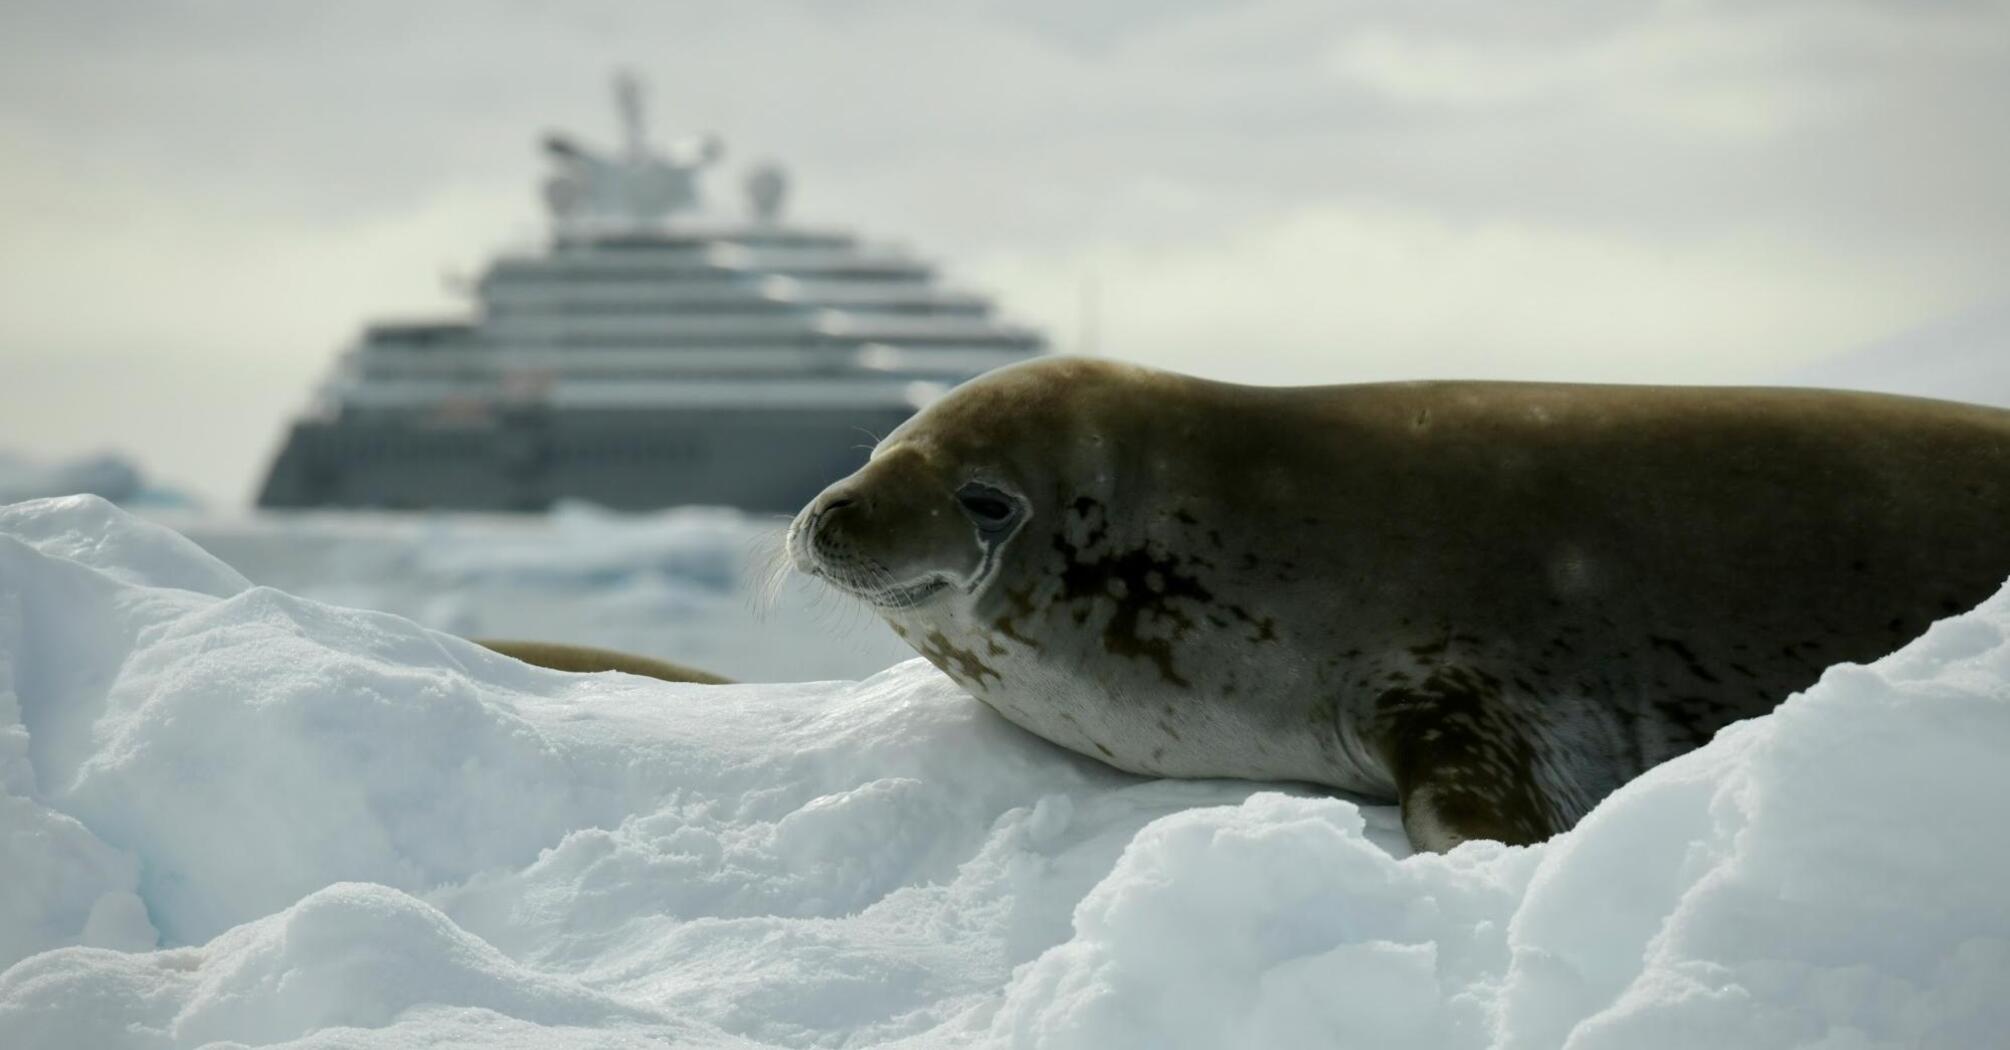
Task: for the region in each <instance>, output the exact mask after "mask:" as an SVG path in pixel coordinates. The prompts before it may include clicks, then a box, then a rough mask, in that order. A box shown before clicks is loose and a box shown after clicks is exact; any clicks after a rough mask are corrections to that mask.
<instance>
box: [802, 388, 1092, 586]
mask: <svg viewBox="0 0 2010 1050" xmlns="http://www.w3.org/2000/svg"><path fill="white" fill-rule="evenodd" d="M1118 367H1121V366H1111V365H1107V364H1104V363H1102V362H1094V361H1080V360H1069V359H1052V360H1046V361H1040V362H1034V363H1030V364H1026V365H1019V366H1015V367H1012V368H1007V369H1003V370H1000V371H998V372H994V373H992V374H990V375H987V376H985V377H982V378H980V379H977V380H974V381H972V382H971V383H968V384H965V385H964V386H962V387H960V388H958V389H957V390H955V391H953V392H951V393H950V394H949V395H948V396H947V397H945V398H943V399H942V400H940V401H938V402H936V403H935V404H933V405H931V406H929V407H928V408H927V409H926V410H924V411H922V412H921V413H920V414H918V415H916V416H915V417H914V418H912V419H910V420H908V421H907V422H906V423H904V424H902V425H901V426H900V427H899V428H898V429H896V430H895V431H893V432H892V433H891V434H888V435H887V436H886V439H885V440H883V441H881V442H880V443H879V445H878V446H877V447H876V448H874V449H873V453H872V457H871V459H869V460H868V461H867V463H866V465H865V466H863V467H861V468H859V470H858V471H857V472H856V473H854V474H852V475H851V476H850V477H848V478H845V479H844V480H842V481H839V482H837V483H836V484H834V485H832V486H831V487H829V488H827V489H825V490H824V491H823V493H822V494H820V495H818V496H817V498H816V499H814V500H812V501H810V504H809V506H807V507H805V508H803V510H802V512H801V513H800V514H798V515H796V519H795V521H794V522H792V523H791V524H790V526H789V537H788V550H789V556H790V558H791V559H792V560H793V561H794V563H795V566H796V568H797V569H798V570H800V571H802V572H804V573H807V574H809V575H811V576H815V577H818V578H820V579H823V580H825V581H826V582H828V583H830V584H831V585H833V586H835V587H837V588H838V589H839V590H841V591H844V592H846V593H848V594H851V595H853V596H855V597H858V598H861V599H863V600H864V601H866V602H867V603H869V604H871V605H873V606H874V607H875V610H876V611H877V612H879V613H880V614H881V615H882V616H888V617H900V616H903V615H905V614H910V613H918V612H922V611H924V610H935V609H938V608H944V607H962V608H969V607H970V606H971V605H972V604H974V603H976V602H978V601H980V600H981V599H982V598H983V597H984V596H985V595H986V594H987V592H989V591H990V590H992V589H993V587H994V584H996V582H997V581H998V580H999V579H1000V578H1001V577H1003V576H1008V575H1010V571H1011V568H1012V562H1013V561H1014V559H1015V554H1017V553H1018V552H1017V550H1016V548H1020V547H1024V546H1026V544H1025V543H1023V542H1017V541H1020V540H1021V537H1023V536H1024V535H1026V534H1027V533H1028V531H1029V529H1032V528H1035V527H1036V526H1037V525H1038V524H1039V523H1040V522H1042V521H1043V520H1045V521H1048V522H1051V521H1052V520H1053V518H1054V515H1055V510H1056V508H1055V507H1054V505H1053V504H1054V502H1055V500H1056V499H1057V498H1058V494H1059V492H1060V491H1061V489H1060V487H1059V486H1058V485H1057V481H1056V477H1057V472H1056V470H1055V467H1056V464H1057V463H1060V462H1073V461H1077V460H1079V459H1080V458H1081V457H1082V454H1083V448H1082V446H1084V445H1087V446H1089V447H1094V446H1095V445H1097V444H1099V439H1098V438H1096V437H1095V436H1093V435H1087V436H1085V433H1084V430H1083V427H1082V425H1081V420H1082V418H1083V414H1082V413H1080V412H1077V411H1070V410H1069V406H1068V405H1067V404H1066V402H1068V401H1070V400H1072V399H1077V398H1079V396H1080V393H1081V388H1082V384H1083V383H1085V382H1089V383H1093V380H1094V379H1095V378H1097V377H1098V376H1101V375H1103V374H1105V373H1107V372H1109V371H1110V370H1112V369H1113V368H1118ZM1073 473H1079V471H1074V472H1073Z"/></svg>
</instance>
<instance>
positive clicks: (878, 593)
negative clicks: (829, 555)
mask: <svg viewBox="0 0 2010 1050" xmlns="http://www.w3.org/2000/svg"><path fill="white" fill-rule="evenodd" d="M797 568H799V569H801V570H802V571H803V572H804V573H806V574H808V575H810V576H814V577H816V578H817V579H819V580H822V581H824V582H825V583H828V584H830V585H831V586H832V587H835V588H837V589H838V590H840V591H843V592H844V593H846V594H849V595H851V596H852V597H854V598H857V599H859V600H860V601H862V602H865V603H866V604H867V605H872V606H875V607H877V608H880V609H884V610H887V611H898V610H902V609H912V608H914V607H915V606H917V605H920V604H921V603H922V602H925V601H927V600H928V599H930V598H933V597H935V596H936V595H938V594H941V593H942V592H943V591H946V590H948V589H949V588H950V580H949V579H948V578H947V577H946V575H945V574H942V573H930V574H929V575H927V576H924V577H922V578H921V579H919V580H915V581H913V582H911V583H888V582H886V571H885V570H883V569H881V570H876V571H869V572H867V573H865V574H864V575H865V577H866V578H865V579H858V578H855V577H854V576H853V575H852V574H851V573H848V572H845V571H843V570H841V569H835V568H832V567H827V566H824V565H821V564H812V565H809V566H807V567H805V566H803V565H802V564H801V563H800V562H799V563H798V564H797Z"/></svg>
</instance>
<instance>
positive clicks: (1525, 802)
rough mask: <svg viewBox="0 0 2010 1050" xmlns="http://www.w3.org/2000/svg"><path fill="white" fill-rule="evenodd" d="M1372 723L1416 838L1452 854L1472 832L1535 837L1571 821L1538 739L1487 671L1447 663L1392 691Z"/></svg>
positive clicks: (1517, 841) (1512, 841) (1507, 838)
mask: <svg viewBox="0 0 2010 1050" xmlns="http://www.w3.org/2000/svg"><path fill="white" fill-rule="evenodd" d="M1372 724H1373V729H1374V733H1373V736H1372V737H1371V739H1373V740H1375V741H1376V742H1377V745H1378V747H1379V748H1380V750H1381V753H1382V758H1383V761H1384V762H1386V763H1387V765H1388V768H1389V771H1390V773H1391V774H1392V775H1393V776H1394V777H1395V781H1396V799H1397V801H1398V802H1399V803H1400V804H1401V806H1402V812H1403V831H1404V833H1405V834H1407V835H1408V836H1409V839H1410V845H1411V846H1412V847H1414V848H1416V849H1418V850H1427V851H1430V852H1433V853H1442V852H1444V851H1445V850H1448V849H1451V848H1452V847H1454V846H1456V845H1458V844H1459V843H1461V842H1465V841H1466V840H1468V839H1493V840H1495V841H1498V842H1505V843H1508V844H1509V845H1525V844H1528V843H1534V842H1541V841H1542V840H1544V839H1546V838H1548V837H1550V836H1551V835H1554V834H1556V833H1557V832H1559V831H1562V830H1563V827H1561V826H1559V825H1558V820H1557V818H1556V816H1555V814H1554V813H1553V812H1552V811H1553V809H1554V807H1551V806H1547V805H1544V804H1543V801H1542V800H1543V798H1544V796H1543V793H1542V790H1541V787H1540V785H1539V784H1538V783H1537V782H1536V779H1535V778H1536V769H1537V766H1538V764H1539V763H1540V762H1541V761H1542V759H1541V758H1540V756H1539V754H1538V750H1537V748H1536V747H1535V746H1534V745H1533V744H1532V743H1531V742H1530V741H1529V740H1528V738H1527V737H1526V735H1525V734H1524V733H1523V731H1522V727H1521V726H1519V725H1517V724H1516V722H1515V721H1514V720H1512V719H1510V718H1508V717H1506V714H1505V712H1504V711H1503V709H1502V705H1501V704H1500V703H1499V696H1498V691H1497V689H1496V688H1495V687H1493V686H1491V685H1490V684H1489V682H1488V681H1487V680H1486V679H1485V678H1484V677H1482V676H1475V675H1467V674H1460V673H1457V672H1451V673H1447V672H1445V671H1440V672H1439V673H1438V674H1437V675H1434V676H1432V677H1431V678H1430V679H1427V680H1426V681H1424V682H1423V683H1422V684H1421V685H1419V686H1417V687H1415V688H1403V689H1394V690H1390V691H1389V692H1387V693H1384V694H1383V695H1382V697H1381V698H1380V699H1379V700H1378V701H1377V702H1376V706H1375V713H1374V717H1373V723H1372Z"/></svg>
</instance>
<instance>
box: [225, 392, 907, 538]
mask: <svg viewBox="0 0 2010 1050" xmlns="http://www.w3.org/2000/svg"><path fill="white" fill-rule="evenodd" d="M910 414H911V413H910V412H908V411H904V410H878V411H875V410H870V409H868V410H857V409H853V410H815V409H801V408H789V409H778V410H771V411H760V410H748V409H745V408H738V409H719V410H702V409H701V410H691V409H679V410H677V411H674V412H671V411H661V412H649V411H632V410H610V411H597V412H594V411H579V410H571V411H567V412H564V413H562V414H561V413H552V412H544V411H521V412H515V413H510V414H508V415H505V416H503V417H501V418H498V419H494V420H491V421H485V422H482V423H478V424H465V423H463V424H455V425H445V424H440V423H427V422H423V421H420V420H416V419H409V418H404V417H398V416H375V417H371V416H361V415H351V416H347V417H344V418H341V419H337V420H334V421H304V422H300V423H296V424H295V425H294V427H293V430H292V433H291V434H290V435H289V436H288V438H287V441H286V445H285V447H284V448H283V449H281V450H280V453H279V457H278V459H277V460H276V461H275V462H274V463H273V466H272V472H271V474H270V475H268V476H267V477H266V480H265V486H264V489H263V490H262V491H261V492H260V493H259V496H258V505H259V506H261V507H374V508H388V509H411V510H417V509H429V510H512V511H540V510H544V509H545V508H547V507H549V506H551V505H552V504H553V503H554V502H557V501H559V500H566V499H577V500H585V501H588V502H591V503H596V504H599V505H601V506H605V507H612V508H615V509H619V510H650V509H655V508H659V507H669V506H683V505H693V504H697V505H715V506H728V507H739V508H742V509H745V510H750V511H758V512H774V513H785V514H793V513H794V512H795V511H796V510H798V509H800V508H801V507H802V506H803V504H805V503H807V502H809V500H810V497H812V496H814V495H816V494H817V493H818V492H819V491H821V490H822V489H823V488H824V486H826V485H828V484H830V483H831V482H833V481H835V480H837V479H838V478H841V477H843V476H845V475H846V474H849V473H850V472H852V471H853V470H855V469H857V468H858V466H859V465H860V464H862V463H864V462H865V458H866V454H867V453H868V451H869V450H870V449H871V448H872V445H873V444H874V442H875V441H876V440H877V438H878V437H879V436H881V435H884V434H885V433H886V432H887V431H889V430H891V429H893V428H894V427H896V426H898V425H900V423H901V422H902V421H903V420H905V419H906V418H907V417H908V416H909V415H910Z"/></svg>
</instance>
